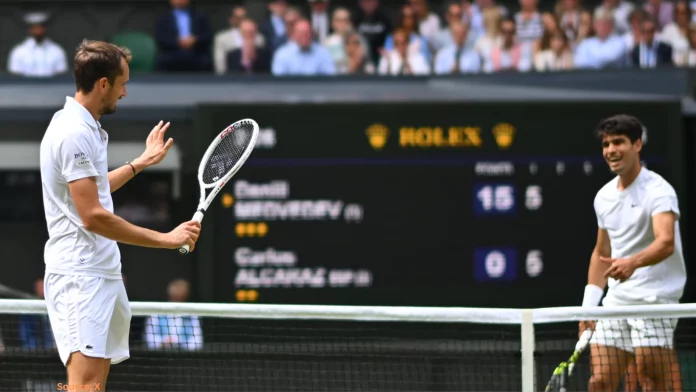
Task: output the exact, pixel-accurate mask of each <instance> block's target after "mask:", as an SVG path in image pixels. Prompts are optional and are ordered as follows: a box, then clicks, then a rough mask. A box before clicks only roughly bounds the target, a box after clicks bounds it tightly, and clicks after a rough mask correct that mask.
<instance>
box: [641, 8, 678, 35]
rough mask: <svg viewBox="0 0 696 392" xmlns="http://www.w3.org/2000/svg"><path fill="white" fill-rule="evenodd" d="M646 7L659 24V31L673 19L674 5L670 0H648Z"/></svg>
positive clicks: (651, 17) (649, 15) (650, 15)
mask: <svg viewBox="0 0 696 392" xmlns="http://www.w3.org/2000/svg"><path fill="white" fill-rule="evenodd" d="M644 9H645V12H647V13H648V17H649V18H650V19H652V20H654V21H655V23H656V24H657V30H658V31H662V29H663V28H664V27H665V26H667V25H668V24H670V23H672V21H673V20H672V18H673V16H674V5H673V4H672V3H671V2H670V1H663V0H648V1H647V2H646V3H645V6H644Z"/></svg>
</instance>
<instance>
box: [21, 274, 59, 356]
mask: <svg viewBox="0 0 696 392" xmlns="http://www.w3.org/2000/svg"><path fill="white" fill-rule="evenodd" d="M34 294H36V296H37V297H39V298H40V299H43V298H44V280H43V279H41V278H39V279H37V280H36V281H35V282H34ZM19 340H20V343H21V346H22V348H26V349H32V350H35V349H38V348H42V349H51V348H54V347H56V344H55V340H54V338H53V330H52V329H51V322H50V321H49V319H48V315H45V314H41V315H39V314H23V315H20V316H19Z"/></svg>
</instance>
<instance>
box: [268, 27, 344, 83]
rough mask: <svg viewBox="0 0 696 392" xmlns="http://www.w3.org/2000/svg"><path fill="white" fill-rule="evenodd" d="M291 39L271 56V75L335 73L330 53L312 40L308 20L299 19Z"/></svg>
mask: <svg viewBox="0 0 696 392" xmlns="http://www.w3.org/2000/svg"><path fill="white" fill-rule="evenodd" d="M292 38H293V40H292V41H290V42H288V43H286V44H285V45H283V46H281V47H280V48H279V49H278V51H277V52H276V53H275V56H273V62H272V67H271V70H272V72H273V75H277V76H285V75H302V76H316V75H335V74H336V67H335V66H334V62H333V59H332V58H331V53H329V51H328V49H326V48H325V47H323V46H321V45H320V44H318V43H315V42H313V40H312V27H311V25H310V24H309V21H307V20H306V19H301V20H299V21H298V22H297V23H295V26H294V28H293V29H292Z"/></svg>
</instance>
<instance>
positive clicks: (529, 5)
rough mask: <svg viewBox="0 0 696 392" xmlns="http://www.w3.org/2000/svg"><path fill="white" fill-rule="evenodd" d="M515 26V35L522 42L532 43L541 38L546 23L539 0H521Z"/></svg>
mask: <svg viewBox="0 0 696 392" xmlns="http://www.w3.org/2000/svg"><path fill="white" fill-rule="evenodd" d="M515 26H516V27H517V31H516V32H515V36H516V37H517V40H518V41H520V42H524V43H531V42H534V41H536V40H538V39H539V38H541V36H542V35H543V33H544V24H543V22H542V20H541V13H539V9H538V2H537V0H520V11H519V12H517V13H516V14H515Z"/></svg>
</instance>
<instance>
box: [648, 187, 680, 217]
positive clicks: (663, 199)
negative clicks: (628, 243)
mask: <svg viewBox="0 0 696 392" xmlns="http://www.w3.org/2000/svg"><path fill="white" fill-rule="evenodd" d="M658 189H659V190H657V191H656V194H655V196H653V197H652V200H650V215H651V216H655V215H657V214H661V213H663V212H669V211H671V212H673V213H674V214H675V215H676V218H677V219H679V215H680V214H681V213H680V212H679V200H678V199H677V193H676V192H675V191H674V188H672V187H671V186H670V185H668V184H664V185H662V186H660V187H659V188H658Z"/></svg>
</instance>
